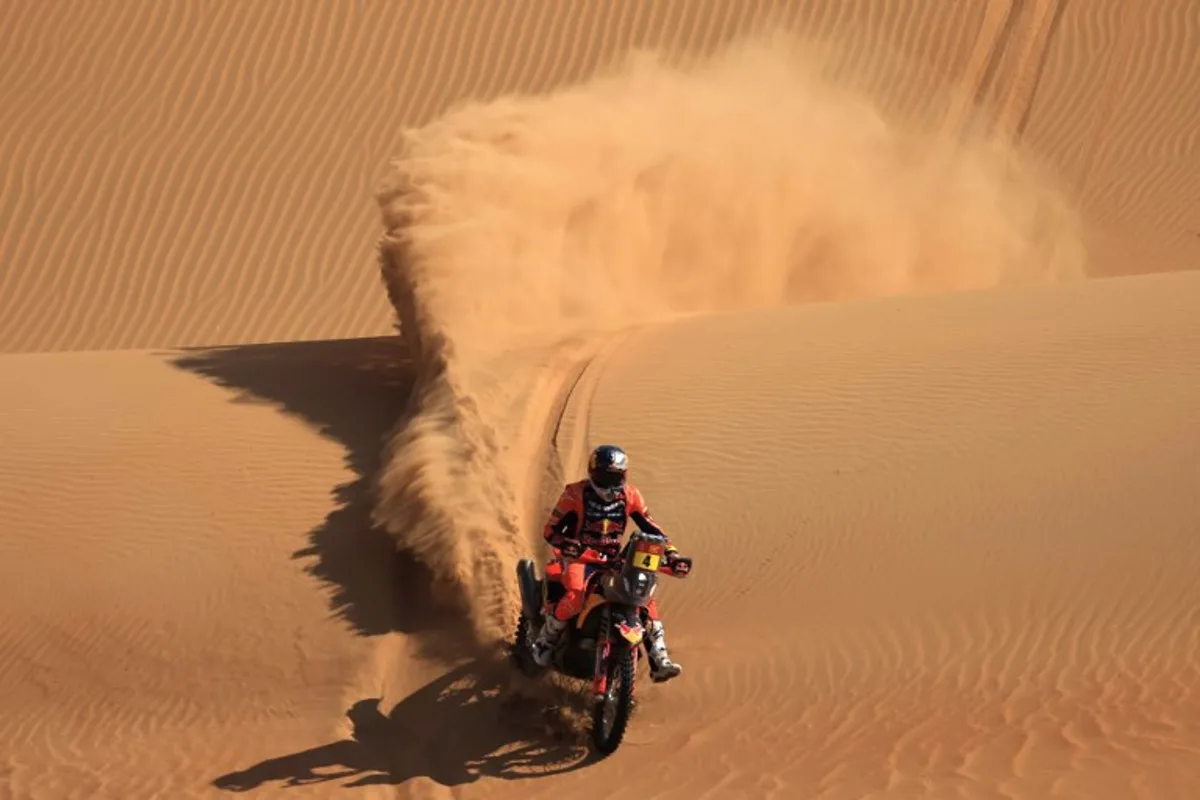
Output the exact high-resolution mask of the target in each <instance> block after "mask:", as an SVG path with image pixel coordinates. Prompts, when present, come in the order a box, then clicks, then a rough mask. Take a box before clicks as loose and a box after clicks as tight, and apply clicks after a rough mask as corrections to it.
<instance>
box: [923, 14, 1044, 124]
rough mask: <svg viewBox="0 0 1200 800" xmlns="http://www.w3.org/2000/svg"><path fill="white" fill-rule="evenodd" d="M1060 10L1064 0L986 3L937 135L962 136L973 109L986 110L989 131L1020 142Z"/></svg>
mask: <svg viewBox="0 0 1200 800" xmlns="http://www.w3.org/2000/svg"><path fill="white" fill-rule="evenodd" d="M1065 7H1066V0H990V1H989V2H988V4H987V8H986V10H985V12H984V18H983V22H982V23H981V24H980V28H979V32H978V34H977V38H976V42H975V47H974V49H973V50H972V53H971V57H970V60H969V61H968V62H967V66H966V68H965V69H964V70H963V77H962V80H961V84H960V88H961V91H960V92H959V93H958V94H957V96H956V98H955V100H954V101H953V102H952V103H951V105H950V107H949V108H948V109H947V111H946V116H945V119H944V121H943V124H942V131H943V135H945V136H947V137H962V136H964V135H965V134H967V133H968V132H969V130H970V129H971V128H972V127H974V125H975V124H977V123H976V122H975V121H974V119H973V117H974V113H975V109H977V108H979V107H984V106H986V107H988V108H989V109H990V110H991V112H992V113H991V118H990V119H989V121H988V128H989V130H988V132H989V133H991V134H993V135H995V136H998V137H1000V138H1003V139H1009V140H1018V139H1020V137H1021V135H1022V134H1023V133H1024V131H1025V128H1026V126H1027V125H1028V123H1029V112H1030V109H1031V108H1032V106H1033V99H1034V96H1035V95H1036V94H1037V89H1038V84H1039V83H1040V81H1041V77H1042V72H1043V71H1044V69H1045V66H1046V57H1047V54H1048V53H1049V52H1050V47H1051V44H1052V43H1053V40H1054V34H1055V32H1056V31H1057V30H1058V24H1059V22H1060V21H1061V19H1062V13H1063V10H1064V8H1065Z"/></svg>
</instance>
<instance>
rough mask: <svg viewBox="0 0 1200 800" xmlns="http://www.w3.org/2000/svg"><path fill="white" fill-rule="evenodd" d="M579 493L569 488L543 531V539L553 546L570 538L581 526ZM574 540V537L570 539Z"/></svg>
mask: <svg viewBox="0 0 1200 800" xmlns="http://www.w3.org/2000/svg"><path fill="white" fill-rule="evenodd" d="M579 500H580V498H579V493H578V492H577V491H574V490H573V489H572V487H570V486H568V487H567V488H566V489H563V492H562V494H561V495H559V497H558V502H557V503H555V504H554V508H553V509H552V510H551V511H550V519H549V520H547V521H546V527H545V529H544V530H543V531H542V538H544V539H545V540H546V541H547V542H549V543H550V544H551V545H552V546H553V545H554V544H555V542H557V541H561V540H562V539H563V538H566V537H568V536H569V534H570V533H571V532H572V531H574V530H575V529H576V528H577V527H578V525H579V508H578V506H579ZM570 538H574V537H570Z"/></svg>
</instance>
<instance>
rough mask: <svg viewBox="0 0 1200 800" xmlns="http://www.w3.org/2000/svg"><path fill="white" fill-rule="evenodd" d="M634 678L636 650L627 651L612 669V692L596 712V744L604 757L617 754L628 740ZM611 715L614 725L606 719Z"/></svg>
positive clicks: (594, 728) (610, 691)
mask: <svg viewBox="0 0 1200 800" xmlns="http://www.w3.org/2000/svg"><path fill="white" fill-rule="evenodd" d="M633 679H634V658H633V650H632V649H626V650H625V651H624V652H623V653H621V655H620V656H619V658H618V661H617V663H616V666H615V667H614V668H611V669H610V670H609V676H608V692H607V693H606V694H605V697H604V699H603V700H602V701H600V702H598V703H596V706H595V708H593V709H592V744H594V745H595V747H596V751H597V752H598V753H599V754H600V756H601V757H604V756H610V755H612V754H613V753H615V752H616V750H617V747H619V746H620V744H621V739H623V738H624V737H625V728H626V727H627V726H628V724H629V715H630V712H631V711H632V710H633ZM607 712H612V720H611V722H610V721H609V720H607V719H606V717H607V716H608V713H607Z"/></svg>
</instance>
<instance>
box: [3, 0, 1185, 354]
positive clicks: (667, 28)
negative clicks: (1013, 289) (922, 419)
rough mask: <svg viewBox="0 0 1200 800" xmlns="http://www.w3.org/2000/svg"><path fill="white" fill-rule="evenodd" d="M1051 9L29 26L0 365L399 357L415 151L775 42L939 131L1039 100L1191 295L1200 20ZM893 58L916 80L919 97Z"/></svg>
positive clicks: (144, 10)
mask: <svg viewBox="0 0 1200 800" xmlns="http://www.w3.org/2000/svg"><path fill="white" fill-rule="evenodd" d="M1043 5H1044V4H1042V3H1033V2H1031V3H1013V2H1010V1H1009V0H996V2H984V0H978V2H975V3H962V4H955V10H947V4H945V3H943V2H940V0H921V2H911V3H898V4H882V3H878V2H874V0H855V1H854V2H844V3H836V4H833V3H812V2H798V3H792V2H789V3H782V2H754V3H751V2H743V1H742V0H737V1H735V2H723V3H707V2H682V1H676V0H672V1H671V2H654V3H650V2H631V3H627V2H616V3H614V2H610V1H609V0H582V1H581V2H574V3H569V4H562V3H558V2H553V0H531V1H530V2H525V3H520V4H517V5H516V6H515V7H514V6H512V4H504V3H492V2H484V1H482V0H476V1H474V2H464V3H455V4H449V5H448V4H446V3H442V2H439V1H438V0H422V2H410V3H401V4H384V3H370V4H365V5H362V6H361V7H358V6H356V7H355V8H353V9H343V8H340V7H336V6H326V5H314V6H311V7H305V8H304V9H302V10H301V9H296V8H295V6H294V4H291V3H286V2H280V1H279V0H271V1H270V2H261V3H254V4H251V5H244V4H229V5H208V4H198V3H184V4H181V5H176V6H172V7H170V8H169V9H168V8H167V7H165V6H163V5H162V4H160V3H151V2H128V3H123V4H122V6H121V9H120V11H119V12H115V11H113V10H112V9H111V8H109V7H107V6H104V5H103V4H96V3H85V2H78V1H77V0H65V1H64V2H55V3H41V2H32V0H19V1H18V2H10V3H6V4H5V6H4V8H3V9H0V163H2V164H3V165H4V167H3V169H2V170H0V176H2V177H0V219H3V221H4V223H3V225H2V226H0V265H3V268H2V269H0V349H2V350H4V351H26V350H62V349H106V348H123V347H160V346H178V345H189V344H197V345H211V344H221V343H237V342H241V341H263V340H279V339H286V338H306V339H319V338H333V337H338V336H362V335H376V334H386V333H388V332H389V309H388V308H387V305H386V303H384V302H383V298H382V297H381V296H380V294H379V292H378V285H377V283H376V282H375V278H374V275H373V274H372V269H371V255H370V252H371V247H372V244H373V242H374V240H375V238H376V236H377V231H378V222H377V219H376V217H375V215H374V212H373V209H372V207H371V204H370V201H369V197H370V191H371V187H372V184H373V182H374V181H375V179H376V178H377V176H378V175H379V172H380V170H381V169H382V168H383V167H384V166H385V165H386V161H387V159H388V158H389V157H391V156H392V155H393V154H394V153H395V152H396V150H397V148H398V146H399V144H400V139H399V132H400V131H401V130H402V129H403V128H404V127H406V126H412V125H422V124H424V123H426V122H428V121H430V120H431V119H433V118H434V117H436V116H437V115H438V114H440V113H441V112H443V111H444V110H446V109H447V108H448V107H450V106H452V105H453V104H455V103H456V102H459V101H461V100H464V99H468V98H471V99H485V100H486V99H491V98H494V97H497V96H499V95H501V94H504V93H508V92H513V91H540V90H544V89H549V88H555V87H560V86H563V85H566V84H568V83H571V82H573V81H577V80H580V79H582V78H584V77H585V76H586V75H587V74H589V73H590V72H591V71H592V70H594V69H595V68H596V67H598V66H599V65H601V64H603V63H605V62H607V61H608V60H610V59H612V58H613V57H616V56H617V55H619V54H620V53H622V52H624V51H625V50H626V49H628V48H630V47H655V48H665V49H666V50H668V51H670V52H676V53H698V52H699V53H705V52H710V51H711V50H712V49H713V48H715V47H717V46H719V45H721V44H723V43H725V42H727V41H729V39H730V38H731V37H733V36H736V35H738V34H740V33H745V32H746V31H748V30H750V29H751V28H753V27H755V26H757V25H759V24H760V22H761V21H762V20H767V19H771V18H775V21H777V22H779V23H781V24H782V25H783V26H784V27H787V28H789V29H791V30H794V31H799V32H803V33H806V34H812V35H819V36H839V37H842V38H844V39H846V40H849V41H850V42H852V43H853V44H854V46H855V48H857V49H858V52H859V53H860V54H861V55H863V56H868V57H869V58H858V59H856V60H855V62H854V63H855V66H856V68H857V67H862V66H863V65H864V64H865V67H864V68H862V69H856V74H857V75H858V79H859V80H860V81H862V82H863V83H864V84H867V85H870V86H873V87H878V88H880V89H882V90H885V91H882V92H881V94H882V95H883V96H885V97H886V98H887V100H888V103H889V106H890V107H891V108H893V109H895V110H909V109H922V110H923V111H930V110H932V111H936V110H937V108H936V106H935V108H933V109H929V108H927V106H928V105H929V103H930V102H931V100H930V96H929V89H930V88H931V87H932V86H936V85H939V84H948V85H959V84H961V85H962V87H963V88H964V91H965V92H966V93H967V96H968V97H970V96H975V95H978V96H980V97H983V98H985V99H997V98H998V99H1001V100H1002V99H1003V98H1004V97H1007V96H1010V95H1011V96H1013V97H1017V98H1019V100H1013V101H1012V102H1013V103H1015V104H1016V105H1015V106H1014V105H1010V106H1006V107H1007V108H1010V111H1009V112H1007V113H1009V115H1010V116H1011V115H1013V114H1015V115H1016V116H1017V117H1021V115H1022V113H1024V119H1025V122H1024V127H1023V131H1024V137H1025V138H1026V139H1027V140H1028V141H1029V142H1031V143H1032V144H1033V145H1034V146H1035V147H1036V149H1037V150H1038V151H1039V152H1040V153H1042V154H1043V155H1045V157H1046V158H1047V160H1049V161H1050V162H1051V163H1052V164H1053V165H1054V166H1055V167H1056V168H1058V169H1060V170H1061V171H1063V172H1064V174H1065V176H1066V177H1065V179H1066V180H1067V181H1068V182H1069V188H1070V189H1071V190H1072V191H1073V192H1074V194H1076V195H1079V196H1080V197H1081V198H1082V202H1083V205H1084V209H1085V211H1086V212H1087V214H1088V215H1089V217H1090V218H1091V220H1092V222H1093V224H1094V226H1095V227H1096V228H1097V230H1098V232H1097V234H1096V235H1097V236H1099V237H1101V244H1102V245H1103V246H1101V247H1097V249H1096V250H1097V253H1098V255H1097V256H1096V259H1097V261H1096V265H1097V266H1096V267H1095V268H1096V269H1098V270H1101V271H1103V272H1104V273H1106V274H1110V273H1116V272H1127V271H1152V270H1159V269H1180V268H1187V267H1190V266H1191V265H1193V264H1194V263H1195V262H1196V259H1197V256H1198V255H1200V238H1197V237H1196V235H1195V234H1196V232H1197V231H1198V230H1200V224H1198V223H1197V221H1196V220H1197V216H1196V215H1197V213H1200V211H1198V210H1197V207H1196V205H1195V200H1194V198H1196V197H1200V188H1198V187H1197V186H1196V184H1195V183H1194V182H1192V181H1194V180H1195V178H1194V176H1195V175H1197V174H1200V171H1198V170H1196V169H1195V163H1196V157H1197V152H1196V147H1195V141H1194V137H1192V135H1191V132H1192V131H1193V130H1195V127H1196V124H1195V123H1196V119H1195V113H1196V112H1195V109H1196V108H1200V97H1197V95H1196V92H1197V91H1200V90H1198V89H1197V88H1196V86H1195V82H1194V81H1191V80H1190V75H1191V69H1190V67H1191V65H1192V64H1193V63H1194V62H1195V41H1196V36H1197V34H1198V31H1197V27H1196V26H1197V25H1198V24H1200V22H1198V21H1197V18H1196V14H1195V13H1193V12H1192V11H1191V9H1192V6H1191V5H1190V3H1188V2H1184V1H1183V0H1175V1H1172V2H1168V1H1167V0H1155V2H1138V3H1133V2H1118V0H1103V2H1092V3H1055V4H1051V5H1053V6H1054V7H1056V8H1058V7H1061V14H1059V13H1054V12H1050V11H1045V10H1043V9H1042V6H1043ZM1010 7H1011V9H1012V10H1011V11H1010ZM1047 16H1048V17H1049V20H1050V21H1049V23H1046V24H1048V25H1050V27H1049V28H1045V27H1044V26H1043V28H1041V29H1039V30H1044V32H1043V33H1041V34H1035V33H1028V34H1027V33H1026V32H1027V31H1030V30H1031V29H1032V28H1033V27H1036V24H1037V23H1039V22H1040V21H1043V20H1045V19H1046V18H1047ZM1027 36H1032V37H1033V38H1034V41H1033V43H1032V44H1030V45H1029V47H1025V46H1024V45H1021V44H1020V43H1021V42H1023V41H1024V39H1025V38H1026V37H1027ZM1010 47H1011V48H1013V49H1012V51H1011V52H1012V53H1016V54H1017V55H1013V56H1012V59H1013V60H1016V61H1017V62H1018V63H1017V64H1016V65H1010V64H1009V62H1008V61H1007V60H1006V58H1007V57H1006V55H1005V54H1006V53H1010V49H1009V48H1010ZM1030 48H1033V51H1034V52H1035V54H1037V57H1036V58H1034V57H1033V56H1032V55H1031V56H1029V57H1028V58H1026V56H1025V55H1024V54H1026V53H1027V52H1029V51H1030ZM885 51H888V52H892V53H894V54H896V56H895V57H896V58H899V57H902V56H907V59H908V60H909V61H910V62H911V65H912V68H911V69H907V70H905V71H904V72H903V76H904V77H903V79H898V76H897V75H896V74H895V73H893V71H892V70H891V69H890V68H889V66H888V62H887V61H886V60H879V57H880V56H881V55H882V53H884V52H885ZM1030 58H1033V60H1032V61H1029V59H1030ZM1021 59H1025V60H1024V61H1022V60H1021ZM1026 62H1028V63H1030V64H1032V65H1034V66H1037V65H1040V69H1035V68H1034V66H1031V67H1024V66H1021V65H1022V64H1024V63H1026ZM1097 65H1099V66H1097ZM1010 73H1011V75H1010ZM1014 76H1022V82H1020V88H1019V89H1016V88H1012V89H1010V88H1009V87H1010V86H1016V85H1017V83H1016V81H1015V77H1014ZM1022 104H1027V112H1021V110H1020V109H1021V107H1022ZM946 113H947V114H951V115H953V114H955V113H957V112H954V111H953V110H952V109H949V110H946ZM954 120H957V121H952V122H951V123H950V124H952V125H954V124H959V123H960V122H961V120H958V118H957V117H954Z"/></svg>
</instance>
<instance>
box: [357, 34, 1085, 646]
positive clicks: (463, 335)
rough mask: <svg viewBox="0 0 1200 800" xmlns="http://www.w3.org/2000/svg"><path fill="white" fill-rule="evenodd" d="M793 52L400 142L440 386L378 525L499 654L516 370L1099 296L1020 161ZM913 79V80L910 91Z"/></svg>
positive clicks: (412, 435)
mask: <svg viewBox="0 0 1200 800" xmlns="http://www.w3.org/2000/svg"><path fill="white" fill-rule="evenodd" d="M814 52H815V51H812V50H805V49H804V48H803V47H802V46H801V45H800V44H799V43H797V42H795V41H792V40H789V39H785V38H782V37H771V38H767V39H756V40H751V41H746V42H742V43H739V44H737V45H736V46H734V47H731V48H730V49H728V50H726V51H724V52H723V53H721V54H718V55H717V56H716V57H714V58H713V59H711V60H708V61H703V62H697V63H692V64H687V65H678V64H677V65H672V64H670V63H668V62H667V61H665V60H664V59H659V58H655V57H650V56H646V55H644V54H643V55H639V56H637V57H634V58H632V59H630V60H629V61H628V62H626V63H624V64H622V65H621V66H620V67H619V68H617V69H614V70H610V71H607V72H605V73H603V74H601V75H599V76H597V77H595V78H593V79H592V80H590V81H588V82H586V83H583V84H581V85H577V86H573V87H569V88H566V89H563V90H561V91H558V92H555V93H553V94H549V95H542V96H529V97H511V96H510V97H503V98H499V99H497V100H494V101H491V102H486V103H473V104H466V105H462V106H459V107H457V108H455V109H452V110H451V111H450V112H448V113H447V114H446V115H444V116H443V117H441V118H440V119H438V120H435V121H434V122H432V123H431V124H429V125H427V126H425V127H422V128H420V129H416V130H410V131H407V132H406V134H405V139H404V149H403V153H402V155H401V156H400V158H399V159H397V160H396V161H395V162H394V164H393V167H394V174H393V175H392V176H391V178H390V181H389V185H388V187H387V188H386V189H384V190H382V191H381V192H380V193H379V195H378V200H379V203H380V206H381V208H382V212H383V217H384V222H385V225H386V227H387V234H386V236H385V238H384V240H383V243H382V246H381V255H382V271H383V278H384V282H385V284H386V285H387V289H388V294H389V297H390V298H391V300H392V303H393V305H394V306H395V308H396V312H397V315H398V317H399V321H400V326H401V330H402V335H403V336H404V337H405V338H406V339H407V340H408V341H409V342H410V343H411V344H412V345H413V347H414V349H415V351H416V353H417V355H418V358H419V360H420V363H421V365H422V367H421V369H422V375H421V377H420V381H419V386H418V389H417V392H416V394H415V395H414V400H413V402H414V403H415V404H416V405H415V408H414V411H415V414H414V416H413V418H412V419H411V420H410V421H409V422H407V423H406V424H405V425H403V426H402V427H401V428H400V429H398V430H397V431H396V432H395V433H394V436H393V438H392V440H391V441H390V442H389V443H388V454H387V458H388V465H387V467H386V468H385V470H384V472H383V474H382V475H381V478H380V484H379V492H380V494H379V500H378V505H377V508H376V520H377V522H378V523H379V524H381V525H382V526H384V527H385V528H386V529H387V530H388V531H390V532H391V533H392V534H393V535H394V536H395V537H396V538H397V541H398V544H399V545H400V546H401V547H403V548H405V549H406V550H409V551H411V552H412V553H413V554H414V555H416V556H417V557H418V558H420V559H421V560H422V561H424V562H425V563H427V564H428V565H429V566H430V567H431V568H432V570H433V572H434V574H435V575H436V576H438V577H439V578H440V579H441V580H442V581H444V582H445V585H447V586H448V587H449V588H450V589H451V590H452V592H453V593H454V594H455V595H457V596H459V597H460V598H461V599H462V601H463V603H464V606H465V608H464V610H465V612H466V613H467V614H468V616H469V617H470V619H471V621H472V623H473V625H474V628H475V630H476V632H477V633H478V634H479V636H480V637H481V638H482V639H483V640H485V641H487V640H494V639H495V638H496V637H498V636H502V635H504V634H505V633H506V628H507V625H508V624H509V623H510V622H511V620H512V615H513V609H514V606H515V592H514V590H513V587H512V585H511V584H512V580H511V577H512V574H513V572H512V567H513V564H514V563H515V560H516V559H517V558H518V557H520V556H521V555H522V554H523V552H524V550H525V544H524V542H525V541H527V539H526V534H525V533H523V532H522V531H521V530H519V528H520V523H519V514H518V513H517V499H516V498H517V497H518V496H520V495H521V493H522V492H523V491H524V489H525V487H523V486H521V485H519V484H520V480H521V479H520V478H516V479H515V478H513V476H512V475H509V474H505V472H504V470H503V469H501V468H500V467H499V465H500V461H501V458H500V454H501V451H502V447H501V445H502V440H501V437H502V436H503V435H504V431H502V430H500V429H499V427H498V421H499V419H500V417H501V415H502V414H505V413H507V409H499V408H491V407H489V405H488V403H487V402H486V401H481V400H480V395H479V392H478V388H479V387H478V381H479V379H480V377H481V376H485V375H486V374H487V370H488V369H489V363H490V359H491V358H492V357H493V356H495V355H496V354H498V353H501V352H503V351H504V350H505V349H507V348H511V347H516V346H529V345H533V344H540V345H544V346H546V347H550V346H552V345H553V344H554V343H555V341H557V340H559V339H561V338H562V337H564V336H567V335H571V334H574V333H579V332H587V331H602V330H606V329H616V328H620V327H622V326H624V325H628V324H630V323H640V322H646V321H659V320H667V319H670V318H672V317H674V316H677V315H681V314H693V313H703V312H709V311H721V310H733V309H745V308H760V307H767V306H778V305H783V304H795V303H804V302H812V301H822V300H840V299H850V298H862V297H869V296H878V295H885V294H906V293H914V292H929V291H948V290H971V289H985V288H989V287H995V286H1000V285H1005V284H1030V283H1038V282H1052V281H1057V280H1061V279H1067V278H1074V277H1080V276H1082V274H1083V266H1084V258H1085V254H1084V251H1083V248H1082V245H1081V238H1080V234H1079V231H1078V225H1077V221H1076V218H1075V215H1074V213H1073V212H1072V210H1071V209H1070V208H1068V207H1067V205H1066V204H1065V203H1064V202H1063V201H1062V200H1061V199H1060V198H1059V197H1058V196H1057V194H1056V193H1055V191H1054V190H1053V188H1052V187H1051V186H1049V185H1047V184H1045V183H1044V182H1042V180H1041V179H1040V177H1039V176H1038V175H1037V173H1036V171H1035V170H1033V169H1032V168H1031V167H1030V166H1029V165H1028V164H1027V163H1025V162H1024V161H1022V160H1021V159H1020V158H1018V157H1017V156H1016V155H1015V154H1014V153H1013V152H1011V151H1010V150H1008V149H1007V148H1006V147H1004V146H1003V145H1002V144H1000V143H997V142H989V141H986V140H983V139H973V140H967V139H965V138H964V137H963V136H962V135H959V134H961V132H960V131H955V132H950V133H951V134H952V135H949V136H948V135H946V133H947V132H945V131H938V130H937V129H936V127H929V128H922V127H913V126H907V127H906V126H903V125H901V124H900V123H899V122H897V121H895V120H892V119H889V118H888V117H886V116H885V115H884V113H883V112H882V111H881V108H882V104H880V103H873V102H872V100H871V98H870V97H868V96H865V95H859V94H855V93H852V92H850V91H849V90H847V89H845V88H844V87H843V86H841V85H840V84H839V82H836V81H834V80H832V79H830V78H829V77H828V70H824V69H823V67H822V63H821V62H820V60H819V59H817V58H816V57H815V56H814V55H813V53H814ZM896 79H897V80H903V78H901V77H897V78H896Z"/></svg>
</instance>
